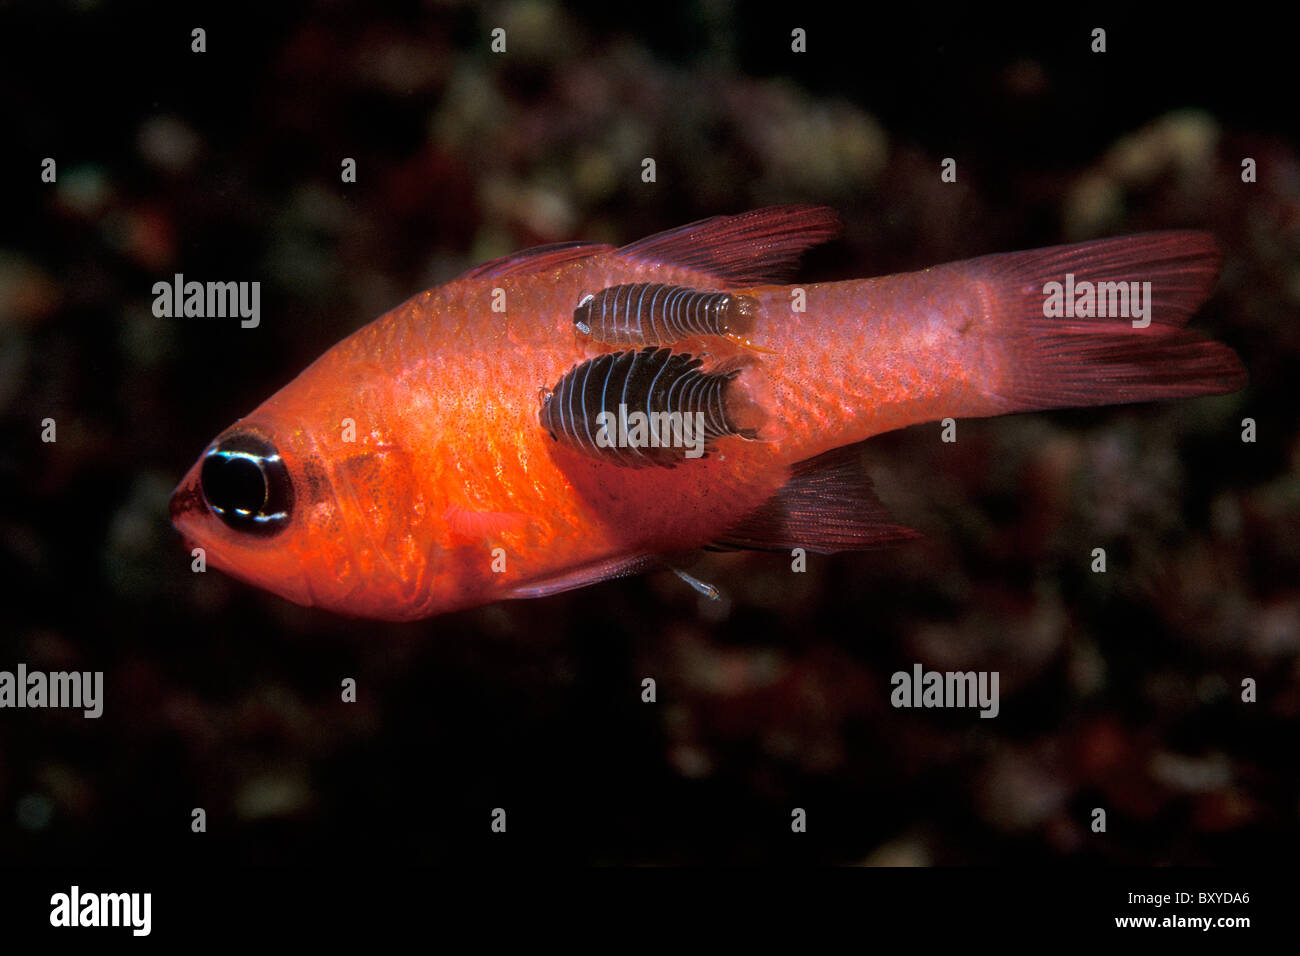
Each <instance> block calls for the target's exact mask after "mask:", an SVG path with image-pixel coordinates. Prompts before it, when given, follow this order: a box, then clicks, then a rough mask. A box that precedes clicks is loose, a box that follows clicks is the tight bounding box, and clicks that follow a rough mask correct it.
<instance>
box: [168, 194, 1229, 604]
mask: <svg viewBox="0 0 1300 956" xmlns="http://www.w3.org/2000/svg"><path fill="white" fill-rule="evenodd" d="M836 231H837V220H836V218H835V216H834V214H833V213H832V212H830V211H829V210H826V209H822V208H817V207H808V206H779V207H774V208H769V209H761V210H757V211H754V212H749V213H744V214H742V215H737V216H722V217H717V218H713V219H707V220H704V221H702V222H698V223H694V224H692V225H689V226H684V227H681V228H679V229H674V230H671V231H669V232H664V233H660V234H658V235H654V236H651V237H649V238H647V239H642V240H640V241H638V242H634V243H632V244H631V245H628V246H624V247H622V248H613V247H611V246H608V245H601V244H592V243H565V244H560V245H552V246H543V247H540V248H537V249H532V250H529V251H526V252H521V253H519V254H517V255H513V256H508V257H506V258H503V259H499V260H496V261H493V262H489V263H486V264H484V265H481V266H478V267H477V268H475V269H472V270H470V271H469V272H468V273H466V274H465V275H463V276H461V277H460V278H458V279H454V280H452V281H450V282H447V283H445V284H444V285H440V286H438V287H436V288H434V289H430V290H429V291H427V292H422V293H420V294H419V295H417V296H415V297H414V298H412V299H410V300H409V301H407V302H405V303H403V304H402V305H399V306H398V307H397V308H395V309H393V310H392V311H391V312H389V313H387V314H386V315H383V316H381V317H380V318H378V319H376V320H375V321H373V322H371V323H370V324H369V325H366V326H365V327H363V328H361V329H359V330H358V331H357V332H355V333H353V334H352V335H350V336H349V337H347V338H346V339H344V340H343V341H342V342H340V343H338V344H337V345H335V346H334V347H333V348H331V349H330V350H329V351H328V352H326V353H325V354H324V355H322V356H321V357H320V358H319V359H317V360H316V362H314V363H313V364H312V365H311V366H309V367H308V368H307V369H306V370H305V371H303V372H302V374H300V375H299V376H298V377H297V378H296V379H294V380H293V381H292V382H290V383H289V384H288V385H286V386H285V387H284V388H282V389H281V390H280V391H278V392H276V393H275V394H274V395H272V396H271V397H270V398H269V399H267V400H266V401H265V402H264V403H263V404H262V405H260V406H259V407H258V408H257V409H255V410H254V411H253V412H252V413H251V414H249V415H248V416H246V417H244V418H241V419H240V420H239V421H237V422H235V423H234V424H233V425H231V426H230V427H229V428H228V429H226V430H225V431H224V432H222V433H221V434H220V435H218V436H217V437H216V439H215V440H214V441H213V442H212V444H211V445H209V446H208V448H207V450H206V451H204V453H203V455H202V456H201V457H200V458H199V460H198V461H197V462H196V463H195V464H194V466H193V467H192V468H191V469H190V471H189V473H188V474H187V475H186V476H185V477H184V479H183V480H182V481H181V483H180V485H179V487H178V488H177V489H176V491H175V493H174V494H173V496H172V500H171V513H172V520H173V522H174V524H175V525H176V527H177V528H178V529H179V530H180V531H181V532H182V533H183V534H184V535H185V537H186V538H187V539H189V541H190V542H192V544H194V545H198V546H201V547H203V548H204V549H206V555H207V561H208V562H210V563H211V564H213V565H214V566H215V567H217V568H220V569H222V570H224V571H226V572H227V573H229V574H231V575H234V576H235V577H237V578H240V579H242V580H244V581H247V582H249V583H250V584H254V585H256V586H258V587H262V588H265V589H267V590H270V591H273V592H275V593H276V594H279V595H281V596H283V597H285V598H288V599H289V600H291V601H296V602H298V603H300V604H306V605H316V606H319V607H324V608H328V609H330V610H333V611H337V612H340V613H343V614H348V615H354V616H358V617H371V618H381V619H389V620H412V619H417V618H423V617H428V616H430V615H434V614H438V613H441V612H445V611H450V610H454V609H457V608H466V607H472V606H475V605H480V604H484V603H487V602H491V601H497V600H501V599H504V598H522V597H538V596H542V595H547V594H553V593H556V592H558V591H563V590H566V589H569V588H575V587H580V586H582V585H586V584H591V583H593V582H596V581H600V580H603V579H605V578H610V577H614V576H616V575H622V574H628V573H633V572H636V571H639V570H643V569H646V568H649V567H653V566H656V565H660V566H662V565H661V564H660V562H662V560H663V559H664V557H665V556H667V555H676V554H680V553H683V552H689V551H691V550H693V549H697V548H701V547H709V546H712V547H720V548H753V549H770V550H776V549H781V550H784V549H791V548H796V547H801V548H805V549H807V550H810V551H814V552H821V553H829V552H835V551H841V550H853V549H865V548H873V547H878V546H881V545H887V544H890V543H893V542H898V541H901V540H904V539H906V538H908V537H911V536H912V535H913V532H911V531H910V530H909V529H907V528H905V527H902V526H900V525H899V524H897V523H896V522H895V521H894V520H893V519H892V518H891V517H890V516H889V515H888V513H887V512H886V511H885V509H884V507H883V506H882V505H881V503H880V502H879V501H878V500H877V498H876V497H875V496H874V495H873V493H872V491H871V487H870V484H869V482H868V480H867V479H866V478H865V477H864V476H863V475H862V474H860V473H859V471H858V470H857V468H856V467H855V462H856V457H857V456H856V453H855V449H854V448H853V446H854V445H855V444H856V443H858V442H861V441H863V440H865V439H867V438H870V437H871V436H872V435H876V434H879V433H880V432H884V431H888V430H890V429H894V428H901V427H903V426H905V425H912V424H915V423H919V422H928V421H937V420H940V419H943V418H947V417H953V418H961V417H978V416H988V415H1001V414H1005V413H1008V412H1023V411H1031V410H1034V409H1047V408H1063V407H1070V406H1083V405H1107V404H1112V403H1121V402H1140V401H1150V400H1154V399H1165V398H1183V397H1189V396H1196V395H1216V394H1222V393H1226V392H1231V391H1234V390H1236V389H1239V388H1241V387H1242V386H1243V384H1244V383H1245V381H1246V375H1245V371H1244V369H1243V368H1242V365H1241V363H1240V361H1239V360H1238V359H1237V356H1236V355H1235V354H1234V353H1233V352H1232V351H1231V350H1230V349H1228V348H1227V347H1225V346H1223V345H1221V344H1218V343H1216V342H1213V341H1209V340H1208V339H1206V338H1205V337H1203V336H1202V335H1200V334H1198V333H1196V332H1192V331H1189V330H1187V329H1185V328H1184V327H1183V326H1184V324H1185V323H1186V322H1187V320H1188V318H1189V317H1190V316H1191V314H1192V313H1193V312H1194V311H1195V310H1196V308H1197V307H1198V306H1199V305H1200V304H1201V303H1202V302H1203V301H1204V299H1205V298H1206V296H1207V295H1208V294H1209V291H1210V289H1211V287H1212V285H1213V283H1214V281H1215V278H1216V276H1217V274H1218V269H1219V261H1220V259H1219V254H1218V252H1217V250H1216V247H1215V244H1214V242H1213V240H1212V239H1211V237H1210V236H1208V235H1206V234H1204V233H1199V232H1162V233H1151V234H1145V235H1137V236H1127V237H1123V238H1117V239H1103V240H1098V241H1093V242H1085V243H1079V244H1076V245H1067V246H1056V247H1052V248H1048V249H1039V250H1034V251H1029V252H1013V253H1006V254H1000V255H989V256H983V257H981V258H978V259H970V260H967V261H964V262H956V263H951V264H948V265H941V266H935V267H933V268H930V269H925V270H922V271H920V272H910V273H904V274H901V275H893V276H884V277H881V278H875V279H855V280H850V281H843V282H827V283H814V284H807V285H803V286H789V285H784V284H780V283H782V282H783V281H785V280H787V279H788V278H789V276H790V273H791V271H792V269H793V267H794V265H795V263H796V261H797V259H798V257H799V255H800V254H801V253H802V252H803V251H804V250H805V249H807V248H808V247H810V246H812V245H814V244H816V243H820V242H823V241H825V240H827V239H829V238H831V237H832V236H833V235H834V234H835V233H836ZM599 309H604V313H603V315H600V314H597V313H598V312H599Z"/></svg>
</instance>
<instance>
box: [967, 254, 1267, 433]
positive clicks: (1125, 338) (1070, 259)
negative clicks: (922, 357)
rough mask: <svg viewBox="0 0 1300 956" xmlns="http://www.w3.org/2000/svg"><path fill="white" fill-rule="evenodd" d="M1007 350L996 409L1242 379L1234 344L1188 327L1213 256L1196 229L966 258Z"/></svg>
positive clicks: (1184, 393)
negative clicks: (1233, 349)
mask: <svg viewBox="0 0 1300 956" xmlns="http://www.w3.org/2000/svg"><path fill="white" fill-rule="evenodd" d="M963 265H964V267H965V268H966V269H968V270H969V274H970V277H971V278H972V279H974V280H976V281H978V282H980V283H981V286H982V288H983V290H984V292H985V294H986V295H987V296H988V299H989V301H988V314H989V315H990V317H991V318H992V320H993V323H994V324H995V327H996V329H997V333H996V334H997V336H998V338H999V339H1001V340H1002V342H1003V345H1004V348H1005V349H1006V350H1007V352H1006V361H1005V362H1003V363H1001V365H1002V368H1003V372H1002V373H1001V374H1000V375H998V376H996V378H997V381H995V382H990V383H989V391H990V393H991V394H990V397H991V398H993V399H994V401H995V404H996V405H997V407H996V408H994V409H992V411H993V412H995V413H996V412H1002V411H1007V412H1012V411H1029V410H1033V409H1045V408H1065V407H1072V406H1083V405H1111V404H1121V403H1125V402H1145V401H1154V400H1157V399H1166V398H1190V397H1193V396H1197V395H1222V394H1225V393H1228V392H1234V391H1236V390H1237V389H1239V388H1242V387H1243V386H1244V385H1245V384H1246V380H1247V377H1246V371H1245V369H1244V368H1243V367H1242V364H1241V361H1240V360H1239V359H1238V358H1237V355H1236V353H1234V352H1233V351H1232V349H1230V348H1228V347H1227V346H1225V345H1222V344H1220V343H1218V342H1213V341H1211V340H1209V339H1207V338H1206V337H1205V336H1203V335H1201V334H1200V333H1198V332H1193V331H1189V330H1187V329H1184V328H1183V326H1184V324H1185V323H1186V322H1187V320H1188V319H1189V318H1190V317H1191V315H1192V314H1193V313H1194V312H1195V311H1196V309H1197V308H1198V307H1199V306H1200V305H1201V303H1203V302H1204V301H1205V299H1206V298H1207V297H1208V296H1209V293H1210V290H1211V288H1212V287H1213V285H1214V281H1215V278H1216V277H1217V276H1218V272H1219V265H1220V255H1219V251H1218V248H1217V247H1216V245H1215V243H1214V240H1213V238H1212V237H1211V236H1209V235H1208V234H1206V233H1202V232H1160V233H1146V234H1143V235H1136V236H1125V237H1122V238H1118V239H1103V240H1098V241H1094V242H1084V243H1077V244H1075V245H1067V246H1055V247H1052V248H1049V249H1038V250H1034V251H1030V252H1013V253H1006V254H1002V255H992V256H985V257H983V258H980V259H973V260H971V261H969V262H967V263H964V264H963Z"/></svg>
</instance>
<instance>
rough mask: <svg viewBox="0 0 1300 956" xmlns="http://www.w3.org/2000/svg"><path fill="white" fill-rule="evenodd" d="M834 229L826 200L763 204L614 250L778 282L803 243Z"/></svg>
mask: <svg viewBox="0 0 1300 956" xmlns="http://www.w3.org/2000/svg"><path fill="white" fill-rule="evenodd" d="M839 231H840V220H839V217H838V216H837V215H836V214H835V212H834V210H831V209H827V208H826V207H825V206H805V205H796V204H792V205H786V206H768V207H767V208H765V209H755V210H753V211H752V212H743V213H741V214H740V215H738V216H714V217H713V218H712V219H701V220H700V221H699V222H693V223H690V224H689V225H686V226H679V227H678V228H676V229H669V230H668V231H667V232H660V233H656V234H655V235H653V236H647V237H646V238H645V239H638V240H637V241H636V242H634V243H632V244H631V245H627V246H624V247H623V248H621V249H619V250H618V256H619V257H620V258H627V259H634V260H636V261H637V262H639V263H645V264H649V265H660V266H682V267H686V268H689V269H695V270H696V271H698V272H704V273H707V274H709V275H711V276H713V277H714V278H716V279H718V280H720V281H721V282H723V283H727V284H733V283H742V282H780V281H782V280H784V279H787V278H789V277H790V275H791V274H792V273H793V272H794V268H795V266H796V265H797V264H798V261H799V256H800V255H802V254H803V252H804V251H805V250H806V249H809V248H811V247H812V246H815V245H817V244H819V243H822V242H825V241H826V240H828V239H832V238H834V237H835V236H836V235H838V234H839Z"/></svg>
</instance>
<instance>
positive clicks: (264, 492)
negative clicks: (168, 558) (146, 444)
mask: <svg viewBox="0 0 1300 956" xmlns="http://www.w3.org/2000/svg"><path fill="white" fill-rule="evenodd" d="M199 483H200V484H201V485H202V488H203V497H204V499H205V500H206V501H207V504H208V507H209V508H210V509H211V510H212V512H213V514H215V515H216V516H217V517H219V518H220V519H221V520H222V521H224V522H225V523H226V524H227V525H229V526H230V527H231V528H234V529H235V530H237V531H246V532H249V533H251V534H263V535H267V534H275V533H276V532H277V531H279V530H281V529H282V528H283V527H284V526H285V525H287V524H288V522H289V516H290V513H291V512H292V509H293V482H292V481H291V480H290V478H289V471H288V469H287V468H285V466H284V461H283V460H282V459H281V458H280V455H279V453H278V452H277V451H276V450H275V446H274V445H272V444H271V443H270V442H268V441H266V440H265V439H264V438H262V437H261V436H259V435H256V434H253V433H249V432H237V433H235V434H232V435H228V436H226V437H224V438H222V439H221V440H220V441H218V442H217V444H216V445H215V446H213V448H212V449H211V450H210V451H209V452H208V453H207V455H206V456H205V457H204V459H203V468H202V470H201V471H200V474H199Z"/></svg>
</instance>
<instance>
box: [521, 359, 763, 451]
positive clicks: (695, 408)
mask: <svg viewBox="0 0 1300 956" xmlns="http://www.w3.org/2000/svg"><path fill="white" fill-rule="evenodd" d="M701 364H702V360H701V359H698V358H695V357H693V356H691V355H687V354H686V353H684V352H677V353H674V352H673V351H671V350H670V349H665V348H655V347H654V346H651V347H649V348H644V349H641V350H640V351H636V350H628V351H624V352H608V353H606V354H604V355H598V356H596V357H595V358H593V359H589V360H587V361H586V362H583V363H581V364H579V365H576V366H574V367H573V368H571V369H570V370H569V371H568V372H566V373H565V375H564V377H563V378H561V379H560V381H559V382H558V383H556V386H555V388H553V389H552V390H551V392H550V394H549V395H546V396H545V397H544V399H543V402H542V408H541V411H540V413H539V415H538V417H539V419H540V421H541V424H542V427H543V428H545V429H546V430H547V431H548V432H549V433H550V435H551V437H552V438H553V439H555V440H556V441H558V442H563V443H564V444H566V445H568V446H569V447H571V448H574V449H576V450H578V451H580V452H582V453H583V454H585V455H589V456H591V457H593V458H599V459H600V460H602V461H609V462H613V463H615V464H619V465H625V466H628V467H632V468H642V467H645V466H646V465H662V466H665V467H669V468H671V467H673V466H674V465H676V464H677V462H679V461H681V460H682V459H689V458H699V457H702V456H703V455H704V454H707V451H706V446H707V443H708V442H711V441H713V440H714V439H716V438H720V437H722V436H724V435H741V436H743V437H746V438H750V437H753V432H752V431H750V430H749V429H745V428H741V427H739V426H738V425H736V424H735V422H734V420H733V416H732V408H731V402H730V397H729V395H728V386H729V385H730V384H731V382H732V380H733V379H734V378H735V377H736V376H737V375H739V374H740V371H741V370H740V369H738V368H736V369H731V370H728V371H724V372H703V371H700V365H701Z"/></svg>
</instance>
